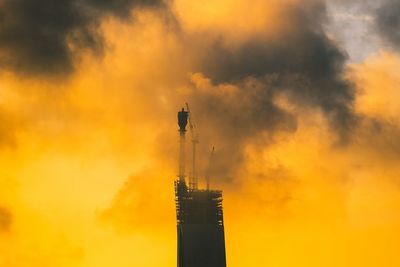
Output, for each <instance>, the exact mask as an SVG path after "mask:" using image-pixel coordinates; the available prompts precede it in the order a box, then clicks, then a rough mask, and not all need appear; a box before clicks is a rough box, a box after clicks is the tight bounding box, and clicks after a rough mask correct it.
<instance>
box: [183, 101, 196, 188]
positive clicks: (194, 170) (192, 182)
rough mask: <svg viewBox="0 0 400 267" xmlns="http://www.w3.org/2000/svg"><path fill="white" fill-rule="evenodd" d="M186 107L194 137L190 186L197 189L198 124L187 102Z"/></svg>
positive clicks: (191, 132)
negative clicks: (195, 122)
mask: <svg viewBox="0 0 400 267" xmlns="http://www.w3.org/2000/svg"><path fill="white" fill-rule="evenodd" d="M186 109H187V112H188V114H189V116H188V119H189V128H190V134H191V137H192V172H191V175H190V176H189V188H191V189H197V188H198V178H197V173H196V145H197V144H198V143H199V140H198V134H197V131H196V125H195V124H194V120H193V115H192V113H191V112H190V108H189V104H188V103H186Z"/></svg>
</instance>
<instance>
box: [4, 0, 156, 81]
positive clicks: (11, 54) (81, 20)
mask: <svg viewBox="0 0 400 267" xmlns="http://www.w3.org/2000/svg"><path fill="white" fill-rule="evenodd" d="M160 4H161V1H158V0H148V1H146V0H117V1H105V0H72V1H71V0H60V1H52V0H38V1H30V0H5V1H1V2H0V21H1V25H0V67H1V69H3V70H4V69H6V70H12V71H16V72H19V73H24V74H46V75H54V74H55V75H59V74H68V73H70V72H71V71H73V69H74V59H75V57H76V56H77V53H79V52H81V51H82V50H88V51H91V52H94V53H96V54H97V55H98V54H100V53H101V52H102V51H103V38H102V36H101V34H100V33H99V32H98V27H99V24H100V22H101V20H102V19H104V18H105V17H107V16H117V17H120V18H127V17H128V16H129V14H130V11H131V9H132V8H136V7H147V6H157V5H160Z"/></svg>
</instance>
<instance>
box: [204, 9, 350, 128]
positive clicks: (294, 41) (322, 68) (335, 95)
mask: <svg viewBox="0 0 400 267" xmlns="http://www.w3.org/2000/svg"><path fill="white" fill-rule="evenodd" d="M286 15H287V17H288V23H290V27H288V28H289V29H284V30H282V32H281V33H280V34H279V37H278V38H277V39H275V38H274V39H269V38H268V37H264V36H262V34H261V35H259V36H258V37H257V38H252V39H249V40H247V41H245V42H244V43H243V44H242V45H240V46H239V47H238V48H227V47H226V46H224V43H223V42H221V41H216V42H215V43H214V44H213V45H212V46H211V48H210V51H208V56H207V57H205V58H204V61H203V65H202V67H201V68H200V71H201V72H202V73H204V74H205V75H206V76H207V77H210V78H211V79H212V81H213V82H214V83H216V84H220V83H237V82H238V81H240V80H243V79H244V78H246V77H255V78H258V79H259V80H260V81H263V80H265V78H264V77H265V76H266V75H267V76H268V75H272V74H274V75H275V77H276V79H275V80H274V81H273V82H272V83H271V82H270V81H269V80H268V82H267V81H266V82H265V83H266V87H268V88H270V90H271V92H270V93H269V94H264V95H260V96H259V97H267V98H270V97H271V95H272V96H273V95H274V94H275V93H277V92H282V91H286V92H287V93H288V94H289V95H290V96H291V97H292V98H291V99H292V100H293V101H294V102H297V103H299V104H304V105H308V106H314V107H319V108H321V109H322V110H323V111H324V112H325V113H326V115H327V116H328V117H329V118H330V119H331V122H332V125H333V126H334V127H335V128H337V129H339V130H340V131H347V130H348V129H349V128H350V127H351V126H352V124H353V123H354V120H355V115H354V114H353V112H352V105H353V101H354V98H355V90H354V88H353V85H352V84H350V83H349V82H348V81H346V80H345V79H344V78H343V72H344V65H345V62H346V60H347V55H346V54H345V53H344V52H343V51H342V50H341V49H340V48H339V47H338V46H337V44H335V43H334V42H333V41H332V40H330V39H329V38H328V36H327V34H326V33H325V31H324V28H323V24H324V22H325V19H326V10H325V6H324V4H323V3H318V2H311V3H310V4H305V5H301V6H300V5H298V6H295V7H293V8H291V9H290V10H288V11H287V14H286ZM264 101H267V100H264ZM262 102H263V101H258V103H259V104H261V103H262ZM253 108H255V109H258V110H263V109H268V106H267V105H262V106H257V104H255V105H254V107H253ZM270 115H271V114H270Z"/></svg>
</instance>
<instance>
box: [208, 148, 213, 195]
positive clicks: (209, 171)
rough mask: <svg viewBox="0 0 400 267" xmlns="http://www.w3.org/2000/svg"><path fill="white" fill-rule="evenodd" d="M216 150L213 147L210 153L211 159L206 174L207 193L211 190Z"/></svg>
mask: <svg viewBox="0 0 400 267" xmlns="http://www.w3.org/2000/svg"><path fill="white" fill-rule="evenodd" d="M214 151H215V148H214V147H213V148H212V150H211V153H210V158H209V161H208V168H207V173H206V183H207V191H209V190H210V174H211V164H212V162H213V157H214Z"/></svg>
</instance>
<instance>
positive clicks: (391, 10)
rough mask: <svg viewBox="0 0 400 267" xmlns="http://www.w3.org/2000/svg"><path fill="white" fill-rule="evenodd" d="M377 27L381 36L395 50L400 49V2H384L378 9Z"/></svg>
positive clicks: (393, 0) (391, 0)
mask: <svg viewBox="0 0 400 267" xmlns="http://www.w3.org/2000/svg"><path fill="white" fill-rule="evenodd" d="M376 25H377V28H378V31H379V33H380V34H381V36H382V37H383V38H384V39H385V40H386V41H387V42H388V43H389V44H390V45H391V46H393V47H394V48H395V49H400V1H398V0H386V1H384V2H383V4H382V6H381V7H380V8H378V9H377V12H376Z"/></svg>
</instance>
